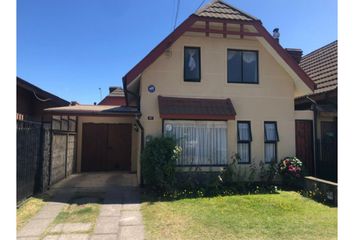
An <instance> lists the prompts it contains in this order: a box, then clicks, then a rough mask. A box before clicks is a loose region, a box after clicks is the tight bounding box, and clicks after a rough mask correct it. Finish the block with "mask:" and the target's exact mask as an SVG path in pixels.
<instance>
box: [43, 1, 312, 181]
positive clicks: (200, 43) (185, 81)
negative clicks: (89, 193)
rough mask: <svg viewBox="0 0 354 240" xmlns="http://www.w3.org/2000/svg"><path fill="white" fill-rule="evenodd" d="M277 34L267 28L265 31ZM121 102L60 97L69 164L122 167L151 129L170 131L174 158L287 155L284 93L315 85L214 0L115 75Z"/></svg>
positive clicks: (198, 161) (133, 166)
mask: <svg viewBox="0 0 354 240" xmlns="http://www.w3.org/2000/svg"><path fill="white" fill-rule="evenodd" d="M274 37H277V34H276V33H275V34H274ZM123 87H124V92H125V97H126V106H84V105H77V106H70V107H64V108H53V109H51V110H50V111H52V113H53V114H69V115H77V116H79V118H78V119H79V120H78V130H77V135H78V141H77V171H78V172H81V171H98V170H115V169H121V170H130V171H132V172H137V176H138V179H139V181H140V179H141V178H140V177H141V176H140V160H139V159H140V153H141V151H142V149H143V147H144V144H145V143H146V142H147V141H149V139H150V138H151V137H155V136H161V135H163V134H165V135H172V136H175V137H176V139H177V140H178V142H179V144H180V145H181V146H182V149H183V150H182V156H181V158H180V160H179V162H178V165H179V166H180V167H181V168H182V169H183V167H190V166H202V169H203V170H205V171H213V170H216V169H220V166H225V165H226V164H228V163H229V162H230V160H231V157H232V156H233V155H234V154H235V153H238V154H239V156H240V159H239V162H238V164H240V166H242V167H245V168H247V166H249V164H250V163H252V162H255V163H258V162H260V161H264V162H266V163H267V162H270V161H271V160H274V159H275V160H280V159H281V158H283V157H286V156H294V155H295V153H296V149H295V120H296V119H298V118H299V119H312V118H313V114H312V112H311V111H308V110H303V111H295V109H294V98H296V97H299V96H304V95H308V94H311V93H313V90H314V88H315V84H314V83H313V81H311V79H309V77H308V76H307V75H306V73H305V72H304V71H303V70H302V69H301V68H300V67H299V65H298V64H297V62H296V61H295V60H294V59H293V58H292V56H291V55H290V54H289V53H288V52H287V51H286V50H285V49H284V48H282V47H281V46H280V44H279V43H278V41H277V39H274V38H273V37H272V36H271V35H270V34H269V33H268V31H267V30H266V29H265V28H264V26H263V25H262V22H261V21H260V20H259V19H257V18H255V17H253V16H251V15H249V14H247V13H245V12H243V11H241V10H239V9H237V8H235V7H233V6H230V5H229V4H227V3H225V2H223V1H212V2H211V3H210V4H207V5H206V6H204V7H202V8H201V9H199V10H198V11H197V12H196V13H194V14H192V15H190V17H188V18H187V19H186V20H185V21H184V22H183V23H182V24H181V25H179V26H178V27H177V28H176V29H175V30H174V31H173V32H172V33H171V34H170V35H168V36H167V37H166V38H165V39H164V40H163V41H162V42H161V43H160V44H159V45H157V46H156V47H155V48H154V49H153V50H152V51H151V52H150V53H149V54H148V55H147V56H146V57H145V58H143V59H142V60H141V61H140V62H139V63H138V64H137V65H136V66H135V67H133V68H132V69H131V70H130V71H129V72H128V73H127V74H126V75H125V76H124V77H123Z"/></svg>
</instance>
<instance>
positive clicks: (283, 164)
mask: <svg viewBox="0 0 354 240" xmlns="http://www.w3.org/2000/svg"><path fill="white" fill-rule="evenodd" d="M303 170H304V169H303V164H302V162H301V160H300V159H298V158H296V157H286V158H284V159H283V160H281V161H280V162H279V165H278V172H279V174H280V175H281V176H283V180H284V183H285V185H288V186H291V185H292V186H297V184H298V182H299V181H298V180H300V179H302V177H303Z"/></svg>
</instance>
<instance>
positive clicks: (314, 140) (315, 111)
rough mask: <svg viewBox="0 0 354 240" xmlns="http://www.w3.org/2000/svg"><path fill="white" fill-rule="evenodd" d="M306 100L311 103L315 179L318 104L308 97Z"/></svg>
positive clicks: (315, 171) (315, 173)
mask: <svg viewBox="0 0 354 240" xmlns="http://www.w3.org/2000/svg"><path fill="white" fill-rule="evenodd" d="M306 98H307V99H308V100H309V101H310V102H312V105H311V110H312V111H313V123H312V125H313V126H312V127H313V156H314V166H313V167H314V168H313V170H314V175H315V177H317V161H318V153H317V115H318V110H317V108H318V104H317V102H316V101H315V100H313V99H311V98H310V97H309V96H306Z"/></svg>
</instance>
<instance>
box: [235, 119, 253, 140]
mask: <svg viewBox="0 0 354 240" xmlns="http://www.w3.org/2000/svg"><path fill="white" fill-rule="evenodd" d="M237 126H238V129H237V130H238V140H239V141H251V133H250V127H249V124H248V123H237Z"/></svg>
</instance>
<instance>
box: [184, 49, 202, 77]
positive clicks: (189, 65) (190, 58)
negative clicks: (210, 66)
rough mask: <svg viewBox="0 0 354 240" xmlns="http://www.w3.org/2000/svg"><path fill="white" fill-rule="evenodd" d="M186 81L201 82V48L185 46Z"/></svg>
mask: <svg viewBox="0 0 354 240" xmlns="http://www.w3.org/2000/svg"><path fill="white" fill-rule="evenodd" d="M184 81H185V82H200V48H199V47H185V48H184Z"/></svg>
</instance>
